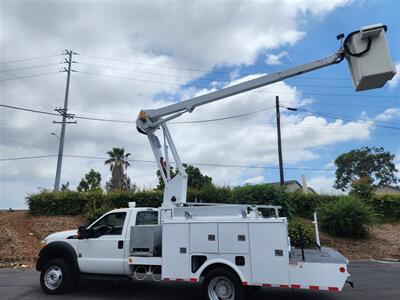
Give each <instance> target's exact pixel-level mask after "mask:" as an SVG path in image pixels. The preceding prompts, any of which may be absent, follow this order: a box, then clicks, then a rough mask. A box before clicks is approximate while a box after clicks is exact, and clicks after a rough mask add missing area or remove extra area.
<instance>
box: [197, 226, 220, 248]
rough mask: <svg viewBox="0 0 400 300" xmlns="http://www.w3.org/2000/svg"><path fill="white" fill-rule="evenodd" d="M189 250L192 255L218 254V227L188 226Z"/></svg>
mask: <svg viewBox="0 0 400 300" xmlns="http://www.w3.org/2000/svg"><path fill="white" fill-rule="evenodd" d="M190 250H191V252H192V253H218V225H217V224H216V223H192V224H190Z"/></svg>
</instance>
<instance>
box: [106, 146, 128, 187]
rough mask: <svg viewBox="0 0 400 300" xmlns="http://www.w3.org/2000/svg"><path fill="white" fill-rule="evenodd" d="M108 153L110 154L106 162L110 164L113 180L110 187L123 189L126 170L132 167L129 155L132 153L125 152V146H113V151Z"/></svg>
mask: <svg viewBox="0 0 400 300" xmlns="http://www.w3.org/2000/svg"><path fill="white" fill-rule="evenodd" d="M107 154H108V155H109V156H110V158H109V159H107V160H106V161H105V162H104V163H105V164H106V165H110V171H111V180H110V187H111V189H113V190H114V189H123V188H124V182H125V181H126V178H125V177H126V175H125V172H124V171H125V170H126V169H127V168H128V167H130V163H129V162H128V157H129V155H131V154H130V153H125V149H124V148H113V149H112V150H111V151H108V152H107Z"/></svg>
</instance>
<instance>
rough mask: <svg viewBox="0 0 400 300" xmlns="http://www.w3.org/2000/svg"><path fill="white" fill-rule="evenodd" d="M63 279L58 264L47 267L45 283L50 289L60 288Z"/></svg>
mask: <svg viewBox="0 0 400 300" xmlns="http://www.w3.org/2000/svg"><path fill="white" fill-rule="evenodd" d="M62 280H63V274H62V271H61V269H60V268H59V267H58V266H52V267H50V268H48V269H47V271H46V273H45V275H44V283H45V285H46V287H47V288H48V289H50V290H55V289H56V288H58V287H59V286H60V284H61V282H62Z"/></svg>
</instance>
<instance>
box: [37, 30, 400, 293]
mask: <svg viewBox="0 0 400 300" xmlns="http://www.w3.org/2000/svg"><path fill="white" fill-rule="evenodd" d="M385 31H386V26H384V25H382V24H377V25H372V26H367V27H363V28H361V30H359V31H356V32H353V33H351V34H349V35H348V36H347V37H346V39H345V40H344V43H343V45H341V46H340V48H339V50H338V51H336V52H335V53H334V54H332V55H330V56H327V57H325V58H322V59H319V60H316V61H313V62H310V63H307V64H304V65H301V66H297V67H294V68H291V69H288V70H285V71H282V72H278V73H273V74H268V75H265V76H262V77H260V78H257V79H253V80H250V81H246V82H243V83H240V84H237V85H233V86H229V87H226V88H224V89H221V90H218V91H215V92H211V93H209V94H205V95H202V96H198V97H195V98H192V99H189V100H187V101H182V102H179V103H176V104H172V105H169V106H166V107H163V108H160V109H154V110H142V111H141V112H140V113H139V116H138V119H137V129H138V131H139V132H140V133H143V134H145V135H146V136H147V137H148V139H149V142H150V145H151V147H152V150H153V152H154V155H155V159H156V162H157V164H158V167H159V169H160V172H161V176H162V179H163V181H164V183H165V190H164V198H163V204H162V206H161V207H160V208H139V207H135V205H134V203H130V205H129V207H128V208H120V209H115V210H113V211H110V212H108V213H106V214H105V215H103V216H102V217H101V218H99V219H98V220H97V221H95V222H94V223H93V224H91V225H90V226H88V227H84V226H82V227H80V228H79V230H72V231H65V232H58V233H54V234H51V235H49V236H48V237H46V239H45V240H44V247H43V249H42V250H41V251H40V253H39V256H38V260H37V265H36V269H37V270H38V271H41V276H40V283H41V286H42V288H43V290H44V291H45V292H46V293H49V294H58V293H62V292H65V291H67V290H68V289H69V288H70V287H71V286H72V285H73V284H74V283H76V282H77V280H78V279H79V278H85V277H96V278H97V277H116V278H118V277H120V276H123V277H124V278H132V279H136V280H143V279H146V278H147V279H153V280H156V281H158V280H166V281H178V282H181V281H187V282H193V283H196V282H200V281H201V282H202V284H203V286H204V289H205V292H206V295H207V297H208V299H210V300H217V299H229V300H237V299H242V298H243V295H244V289H245V288H246V287H247V286H249V287H251V286H258V287H280V288H297V289H312V290H327V291H333V292H337V291H341V290H342V288H343V286H344V284H345V282H346V280H347V278H348V277H349V276H350V274H349V273H348V270H347V265H348V260H347V259H346V258H345V257H344V256H343V255H341V254H340V253H339V252H337V251H335V250H333V249H330V248H321V247H320V246H319V245H317V248H316V249H306V250H304V249H295V248H294V247H292V246H291V244H290V239H289V237H288V223H287V219H286V218H285V217H280V216H279V207H277V206H269V205H264V206H263V205H261V206H260V205H259V206H253V205H241V204H240V205H234V204H232V205H231V204H225V205H221V204H196V203H187V202H186V192H187V174H186V173H185V170H184V167H183V165H182V162H181V160H180V158H179V155H178V153H177V150H176V148H175V145H174V143H173V140H172V137H171V134H170V132H169V130H168V127H167V122H168V121H170V120H172V119H174V118H177V117H179V116H181V115H182V114H183V113H186V112H192V111H193V110H194V109H195V108H196V107H197V106H200V105H204V104H207V103H210V102H213V101H217V100H220V99H223V98H226V97H229V96H232V95H236V94H239V93H243V92H245V91H249V90H252V89H256V88H258V87H262V86H266V85H268V84H272V83H275V82H278V81H282V80H284V79H286V78H289V77H293V76H296V75H299V74H303V73H306V72H310V71H312V70H316V69H319V68H323V67H326V66H329V65H333V64H336V63H339V62H341V61H342V60H343V59H344V58H347V60H348V62H349V67H350V71H351V74H352V77H353V82H354V85H355V87H356V90H357V91H360V90H367V89H372V88H378V87H382V86H383V85H384V84H385V82H386V81H387V80H390V79H391V78H392V77H393V76H394V74H395V69H394V66H393V64H392V62H391V59H390V55H389V51H388V48H387V44H386V37H385ZM343 37H344V36H343V35H339V36H338V38H343ZM159 129H162V132H163V145H161V143H160V141H159V139H158V137H157V136H156V134H155V133H156V131H157V130H159ZM170 155H172V157H173V160H174V162H175V164H176V166H177V169H178V171H179V172H178V174H177V175H175V176H174V177H172V176H171V174H170V159H169V156H170ZM265 201H266V202H268V199H265Z"/></svg>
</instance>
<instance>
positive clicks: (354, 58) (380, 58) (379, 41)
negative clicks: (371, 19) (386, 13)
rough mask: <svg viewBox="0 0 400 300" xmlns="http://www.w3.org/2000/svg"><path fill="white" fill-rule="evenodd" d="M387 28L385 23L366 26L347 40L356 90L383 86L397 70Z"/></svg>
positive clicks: (347, 56) (346, 46) (351, 34)
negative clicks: (390, 48) (391, 54)
mask: <svg viewBox="0 0 400 300" xmlns="http://www.w3.org/2000/svg"><path fill="white" fill-rule="evenodd" d="M385 32H386V26H385V25H383V24H376V25H370V26H365V27H362V28H361V29H360V30H359V31H355V32H353V33H350V34H349V35H348V36H347V37H346V39H345V41H344V49H345V51H346V59H347V61H348V63H349V68H350V72H351V76H352V78H353V84H354V86H355V89H356V91H364V90H370V89H375V88H380V87H383V86H384V85H385V83H386V82H387V81H389V80H390V79H392V78H393V76H394V75H395V74H396V68H395V66H394V65H393V63H392V60H391V58H390V53H389V49H388V45H387V42H386V35H385Z"/></svg>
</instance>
